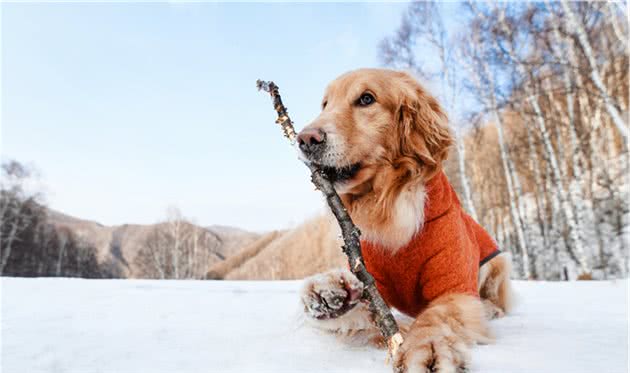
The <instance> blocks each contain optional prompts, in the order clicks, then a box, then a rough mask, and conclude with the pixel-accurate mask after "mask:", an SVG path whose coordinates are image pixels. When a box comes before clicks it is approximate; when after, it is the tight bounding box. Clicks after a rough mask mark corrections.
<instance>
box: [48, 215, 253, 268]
mask: <svg viewBox="0 0 630 373" xmlns="http://www.w3.org/2000/svg"><path fill="white" fill-rule="evenodd" d="M47 215H48V221H49V222H50V223H52V224H53V225H54V226H56V227H59V228H67V229H69V230H70V231H71V232H73V233H74V234H75V235H76V236H77V237H78V238H79V239H81V240H82V241H83V242H85V243H87V244H88V245H89V246H92V247H94V248H95V249H96V251H97V256H98V259H99V261H100V262H101V263H104V265H106V266H107V267H108V269H109V271H110V272H111V273H115V274H117V276H120V277H125V278H137V277H142V274H141V272H140V271H139V268H138V265H137V264H136V261H135V258H136V255H137V254H138V252H139V251H140V250H141V248H142V247H143V245H146V243H147V240H148V238H149V235H150V234H151V232H153V231H154V230H155V229H156V228H160V226H162V225H164V224H166V223H157V224H123V225H115V226H107V225H103V224H101V223H98V222H95V221H91V220H84V219H79V218H76V217H73V216H70V215H67V214H64V213H61V212H59V211H55V210H51V209H48V214H47ZM186 224H190V223H188V222H187V223H186ZM190 225H192V224H190ZM194 227H195V228H197V229H201V230H204V231H206V232H208V233H209V236H210V237H211V239H212V251H213V254H214V255H212V256H209V257H208V259H207V261H208V263H207V266H208V268H209V267H211V266H212V265H214V264H216V263H218V262H221V261H223V260H225V259H226V258H229V257H231V256H232V255H234V254H235V253H236V252H238V251H239V250H240V249H241V248H243V247H244V246H246V245H248V244H250V243H251V242H254V241H256V240H257V239H259V238H260V237H261V235H260V234H258V233H253V232H249V231H245V230H242V229H239V228H234V227H228V226H222V225H212V226H208V227H199V226H194Z"/></svg>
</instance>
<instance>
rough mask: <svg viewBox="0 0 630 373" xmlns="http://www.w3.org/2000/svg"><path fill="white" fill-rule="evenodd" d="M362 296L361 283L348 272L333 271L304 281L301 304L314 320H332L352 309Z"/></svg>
mask: <svg viewBox="0 0 630 373" xmlns="http://www.w3.org/2000/svg"><path fill="white" fill-rule="evenodd" d="M362 294H363V283H361V281H359V280H358V279H357V278H356V277H355V276H354V275H353V274H352V273H351V272H350V271H347V270H334V271H330V272H326V273H322V274H319V275H316V276H313V277H310V278H307V279H306V280H305V283H304V288H303V289H302V304H303V305H304V312H305V313H306V314H307V315H308V316H310V317H312V318H314V319H317V320H327V319H334V318H337V317H339V316H341V315H343V314H345V313H346V312H348V311H350V310H351V309H352V308H354V306H356V305H357V304H358V303H359V301H360V300H361V295H362Z"/></svg>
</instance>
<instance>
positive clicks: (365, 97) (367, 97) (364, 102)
mask: <svg viewBox="0 0 630 373" xmlns="http://www.w3.org/2000/svg"><path fill="white" fill-rule="evenodd" d="M374 101H376V100H375V99H374V96H372V95H371V94H369V93H364V94H362V95H361V97H359V99H358V100H357V105H359V106H369V105H372V104H373V103H374Z"/></svg>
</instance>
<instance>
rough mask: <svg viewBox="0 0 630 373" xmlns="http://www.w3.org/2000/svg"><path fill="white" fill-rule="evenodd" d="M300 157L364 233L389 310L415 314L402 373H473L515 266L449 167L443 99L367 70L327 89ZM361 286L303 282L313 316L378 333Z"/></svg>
mask: <svg viewBox="0 0 630 373" xmlns="http://www.w3.org/2000/svg"><path fill="white" fill-rule="evenodd" d="M297 140H298V147H299V149H300V153H301V157H303V158H304V159H305V160H306V161H308V162H312V163H314V164H316V165H318V166H319V167H320V168H321V169H322V171H323V172H324V173H325V174H326V175H327V177H328V178H329V179H330V180H331V181H332V182H333V185H334V186H335V189H336V190H337V192H338V194H339V196H340V198H341V199H342V201H343V203H344V206H345V207H346V208H347V210H348V212H349V213H350V216H351V218H352V220H353V221H354V222H355V224H356V225H357V226H358V228H359V229H360V231H361V232H362V236H361V246H362V252H363V256H364V260H365V265H366V267H367V269H368V271H369V272H370V273H371V274H372V275H373V276H374V278H375V280H376V285H377V288H378V290H379V292H380V293H381V295H382V296H383V298H384V300H385V301H386V302H387V303H388V305H389V306H391V307H394V308H396V309H398V310H399V311H401V312H402V313H404V314H406V315H408V316H410V317H412V318H413V321H412V322H411V323H410V325H409V326H408V327H406V328H404V329H405V334H404V339H405V340H404V343H403V344H402V346H401V347H400V348H399V350H398V352H397V353H396V356H394V368H395V370H396V371H397V372H429V371H437V372H456V371H461V370H465V369H467V367H468V366H469V363H470V348H471V346H473V345H474V344H477V343H490V342H491V341H492V340H493V337H492V334H491V333H490V331H489V329H488V326H487V320H489V319H491V318H495V317H501V316H503V315H504V314H505V313H506V312H508V311H509V310H510V306H511V299H512V291H511V286H510V271H511V259H510V257H509V255H507V254H506V253H501V252H500V251H499V250H498V248H497V245H496V243H495V241H494V240H493V239H492V238H491V237H490V236H489V235H488V233H486V232H485V231H484V229H483V228H482V227H481V226H480V225H479V224H477V223H476V222H475V221H474V220H473V219H472V218H470V217H469V216H468V215H467V214H466V213H465V212H464V211H463V208H462V207H461V204H460V202H459V200H458V198H457V195H456V194H455V191H454V190H453V188H452V186H451V185H450V183H449V181H448V179H447V177H446V175H445V174H444V172H443V169H442V164H443V162H444V161H445V159H446V158H447V155H448V151H449V147H450V146H451V144H452V143H453V136H452V134H451V131H450V130H449V127H448V120H447V116H446V115H445V113H444V111H443V110H442V108H441V107H440V105H439V103H438V101H437V100H436V99H435V98H434V97H433V96H431V95H430V94H429V93H428V92H427V91H426V90H425V89H424V88H423V87H422V86H421V85H420V84H419V83H418V82H417V81H416V80H415V79H414V78H413V77H412V76H411V75H409V74H407V73H405V72H400V71H394V70H386V69H360V70H355V71H351V72H348V73H346V74H343V75H341V76H340V77H338V78H337V79H335V80H334V81H333V82H331V83H330V84H329V86H328V87H327V89H326V92H325V94H324V98H323V100H322V104H321V113H320V114H319V116H318V117H317V118H316V119H315V120H314V121H313V122H312V123H310V124H309V125H308V126H306V127H305V128H304V129H303V130H302V131H301V132H300V133H299V134H298V138H297ZM362 294H363V284H362V283H361V282H360V281H359V280H358V279H357V278H356V277H355V276H354V275H353V274H352V273H351V272H350V271H349V270H347V269H335V270H332V271H329V272H325V273H322V274H318V275H316V276H313V277H310V278H307V279H306V280H305V283H304V287H303V290H302V293H301V301H302V304H303V306H304V310H305V313H306V315H307V319H308V320H310V321H311V322H312V323H313V324H314V325H315V326H316V327H318V328H321V329H324V330H328V331H331V332H334V333H343V334H346V333H347V334H352V333H356V332H359V331H374V330H375V327H374V326H373V324H372V322H371V320H370V313H369V311H368V307H367V305H366V304H365V303H364V302H363V298H362Z"/></svg>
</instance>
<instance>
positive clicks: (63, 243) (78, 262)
mask: <svg viewBox="0 0 630 373" xmlns="http://www.w3.org/2000/svg"><path fill="white" fill-rule="evenodd" d="M31 176H32V171H31V170H29V169H28V168H27V167H25V166H24V165H22V164H20V163H18V162H16V161H8V162H5V163H3V164H2V183H1V185H0V275H2V276H21V277H40V276H62V277H84V278H103V277H113V276H114V274H113V273H111V271H109V270H108V269H107V267H106V266H102V265H101V264H100V263H99V261H98V259H97V256H96V250H95V249H94V248H93V247H91V246H90V245H88V244H86V243H85V242H82V241H81V240H79V239H78V238H77V237H76V236H75V235H74V234H73V233H72V232H71V231H70V230H68V229H65V228H58V227H55V226H54V225H52V224H50V223H48V221H47V215H46V214H47V212H46V208H45V206H44V205H43V204H42V202H41V201H40V200H39V199H40V197H39V195H38V194H37V193H30V192H29V191H28V190H26V187H27V184H28V181H29V179H30V178H31Z"/></svg>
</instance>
